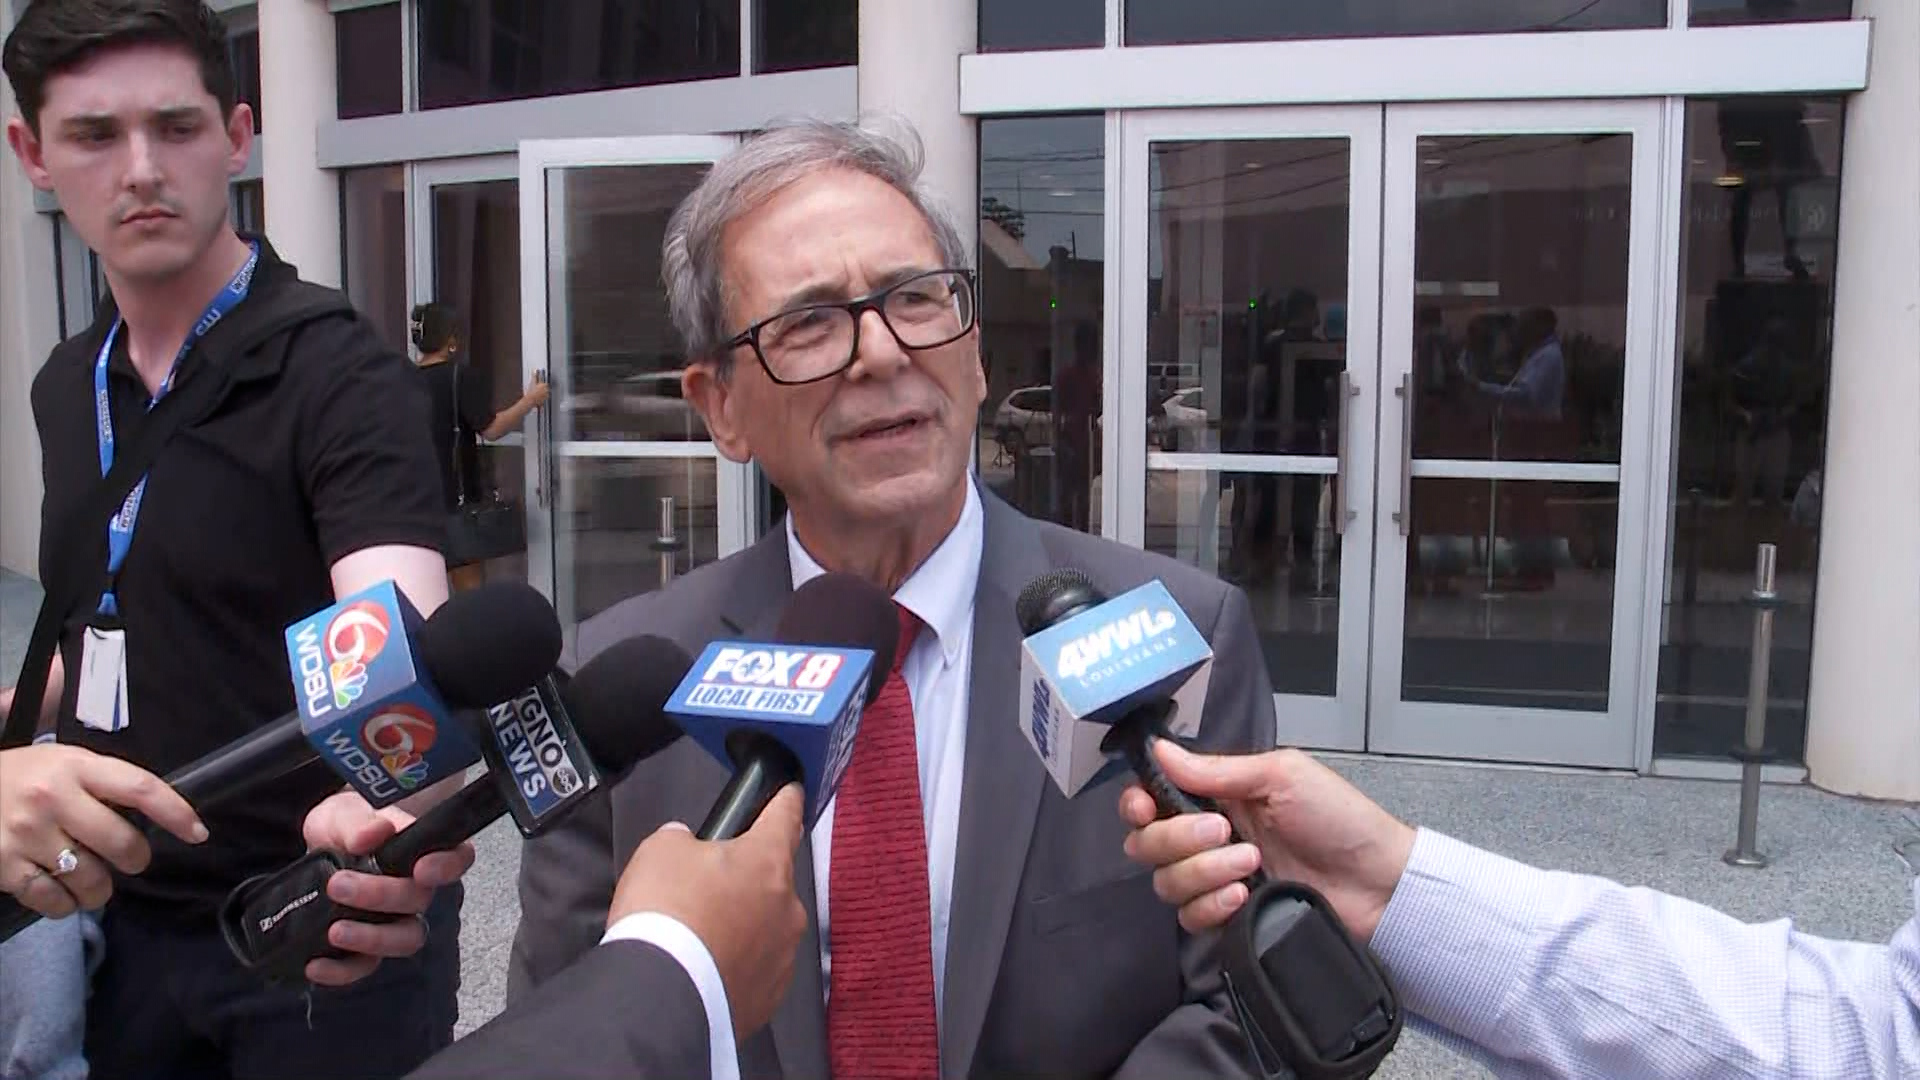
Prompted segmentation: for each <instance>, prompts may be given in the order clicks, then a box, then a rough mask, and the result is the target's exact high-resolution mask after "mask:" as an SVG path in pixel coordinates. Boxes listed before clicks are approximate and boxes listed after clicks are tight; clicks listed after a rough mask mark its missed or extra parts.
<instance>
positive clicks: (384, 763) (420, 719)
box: [360, 704, 436, 790]
mask: <svg viewBox="0 0 1920 1080" xmlns="http://www.w3.org/2000/svg"><path fill="white" fill-rule="evenodd" d="M435 734H436V729H435V727H434V724H433V717H431V716H429V715H428V714H427V712H426V711H425V710H424V709H421V708H420V707H418V706H416V705H407V704H395V705H389V706H387V707H386V708H384V709H382V710H381V712H380V715H378V716H376V717H374V718H373V719H371V720H368V721H367V723H366V726H365V727H363V728H361V729H360V741H361V742H363V743H365V744H366V747H367V750H368V751H369V752H371V753H372V754H373V756H375V757H377V758H379V759H380V766H381V767H382V768H384V769H386V770H387V775H388V776H391V777H393V778H394V780H395V781H396V782H398V783H399V785H400V786H401V787H403V788H406V789H408V790H412V789H413V788H415V787H418V786H419V785H420V782H421V781H422V780H425V779H426V778H427V760H426V754H427V751H428V750H431V749H433V740H434V736H435Z"/></svg>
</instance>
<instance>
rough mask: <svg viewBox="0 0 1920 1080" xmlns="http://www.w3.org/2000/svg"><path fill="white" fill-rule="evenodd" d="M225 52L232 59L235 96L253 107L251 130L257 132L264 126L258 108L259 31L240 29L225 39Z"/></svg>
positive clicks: (263, 120)
mask: <svg viewBox="0 0 1920 1080" xmlns="http://www.w3.org/2000/svg"><path fill="white" fill-rule="evenodd" d="M227 52H228V55H229V56H230V57H231V58H232V60H233V78H234V90H235V91H236V94H235V98H236V100H238V101H239V102H240V103H242V104H244V105H248V106H251V107H252V109H253V130H254V133H255V134H259V132H260V131H261V130H263V129H264V127H265V126H266V121H265V119H264V117H263V115H262V112H261V109H260V31H258V30H242V31H240V32H239V33H237V34H234V35H233V36H232V37H231V38H228V39H227Z"/></svg>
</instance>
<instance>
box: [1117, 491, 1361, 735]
mask: <svg viewBox="0 0 1920 1080" xmlns="http://www.w3.org/2000/svg"><path fill="white" fill-rule="evenodd" d="M1333 483H1334V479H1333V476H1332V475H1330V474H1329V475H1290V474H1279V473H1219V472H1213V471H1210V470H1202V469H1179V470H1172V469H1169V470H1160V469H1154V470H1149V471H1148V473H1147V499H1146V502H1147V535H1146V539H1147V544H1146V546H1147V550H1148V551H1155V552H1159V553H1160V554H1162V555H1168V556H1171V557H1172V558H1175V559H1178V560H1180V561H1181V562H1184V563H1187V564H1189V565H1191V566H1198V567H1200V568H1202V569H1204V570H1206V571H1207V572H1208V573H1210V574H1215V575H1217V576H1219V577H1220V578H1222V579H1223V580H1226V581H1230V582H1232V583H1234V584H1236V585H1238V586H1240V587H1241V588H1243V589H1245V590H1246V593H1247V599H1248V601H1249V602H1250V603H1251V604H1252V605H1253V619H1254V625H1255V626H1257V627H1259V631H1260V651H1261V653H1262V654H1263V655H1264V656H1265V657H1266V660H1267V675H1268V678H1270V679H1271V680H1272V681H1273V689H1274V691H1275V692H1276V693H1281V694H1314V695H1319V696H1326V697H1330V696H1332V695H1333V692H1334V685H1335V679H1336V677H1337V675H1338V673H1339V663H1340V650H1339V641H1340V537H1339V536H1338V535H1336V534H1335V533H1334V531H1333V507H1334V490H1333ZM1259 500H1270V501H1271V502H1272V503H1273V507H1272V508H1271V511H1270V512H1271V514H1272V516H1273V520H1274V523H1275V527H1276V528H1277V529H1278V530H1279V531H1280V533H1281V534H1282V535H1293V534H1298V533H1301V532H1305V533H1306V534H1307V535H1309V536H1310V537H1311V538H1312V539H1311V551H1310V552H1309V553H1308V557H1307V558H1305V559H1302V560H1298V561H1295V562H1294V563H1292V564H1291V565H1290V566H1287V567H1284V568H1278V569H1277V568H1276V564H1275V563H1274V562H1272V561H1271V560H1268V559H1265V558H1263V557H1261V556H1260V555H1259V554H1258V553H1256V552H1252V551H1249V550H1248V549H1247V547H1246V545H1247V541H1248V537H1247V534H1246V531H1245V530H1244V529H1242V528H1241V527H1240V522H1242V521H1244V520H1246V519H1247V518H1249V517H1255V516H1259V515H1260V511H1253V512H1249V511H1248V509H1247V507H1246V506H1245V505H1243V504H1246V503H1248V502H1250V501H1259ZM1303 511H1304V514H1305V518H1304V520H1303V519H1302V518H1301V517H1298V516H1296V515H1297V514H1300V513H1302V512H1303Z"/></svg>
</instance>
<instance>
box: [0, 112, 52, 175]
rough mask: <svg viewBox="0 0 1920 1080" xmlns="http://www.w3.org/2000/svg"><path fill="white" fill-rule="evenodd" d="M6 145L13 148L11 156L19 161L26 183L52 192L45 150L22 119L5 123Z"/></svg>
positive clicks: (12, 119)
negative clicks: (25, 176)
mask: <svg viewBox="0 0 1920 1080" xmlns="http://www.w3.org/2000/svg"><path fill="white" fill-rule="evenodd" d="M7 145H8V146H11V147H13V156H14V157H17V158H19V159H20V168H21V170H22V171H24V172H25V173H26V174H27V182H28V183H30V184H32V185H33V186H34V187H37V188H39V189H40V190H41V191H52V190H53V176H52V174H51V173H49V172H47V157H46V148H45V147H43V146H42V145H41V144H40V140H39V139H38V138H36V137H35V136H34V134H33V129H32V128H30V127H28V126H27V121H26V119H25V118H24V117H20V116H15V117H12V118H11V119H9V120H8V121H7Z"/></svg>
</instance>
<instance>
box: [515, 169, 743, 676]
mask: <svg viewBox="0 0 1920 1080" xmlns="http://www.w3.org/2000/svg"><path fill="white" fill-rule="evenodd" d="M732 146H733V139H731V138H730V137H726V136H694V137H663V138H634V139H569V140H555V141H531V142H525V143H522V144H521V146H520V160H519V203H520V249H521V252H522V257H521V259H520V294H521V306H522V311H523V314H522V317H521V326H522V342H523V345H522V350H521V351H522V355H523V363H524V365H525V369H526V372H527V374H528V375H529V376H531V375H532V374H534V373H535V372H546V373H547V374H548V376H549V378H550V380H551V385H552V400H551V402H550V404H549V406H548V407H547V408H546V409H545V410H543V411H541V412H540V413H538V414H536V415H537V419H536V421H535V427H536V428H537V432H536V436H535V452H534V453H533V454H532V458H533V460H532V462H530V468H529V472H528V476H527V478H526V490H527V499H528V505H529V506H530V507H532V508H533V509H534V512H533V513H532V514H530V515H529V517H530V520H529V528H528V550H529V566H528V576H529V580H531V581H532V582H533V583H534V584H535V585H536V586H537V587H539V588H541V589H543V590H544V591H546V592H547V594H548V595H549V596H551V597H552V598H553V602H554V607H555V610H556V611H558V613H559V615H560V620H561V626H562V627H564V628H565V629H566V631H567V635H568V644H569V646H571V644H572V641H573V633H574V631H575V629H576V628H577V627H578V625H579V623H580V622H581V621H583V620H585V619H588V618H591V617H592V616H593V615H595V614H597V613H599V612H601V611H603V610H605V609H606V608H608V607H610V606H612V605H613V604H615V603H617V602H618V601H620V600H622V599H624V598H626V597H628V596H632V595H634V594H636V593H640V592H645V591H648V590H651V589H656V588H659V587H660V586H661V585H662V584H663V583H664V582H665V581H667V580H669V579H670V577H671V576H674V575H678V574H684V573H686V572H687V571H688V570H689V569H692V568H693V567H695V566H700V565H704V564H706V563H709V562H713V561H715V560H716V559H719V558H721V557H722V556H725V555H729V554H732V553H733V552H735V551H737V550H740V549H741V548H743V547H745V546H746V545H747V544H748V543H750V542H751V540H752V539H753V538H754V537H755V536H756V535H757V530H756V527H755V518H756V517H757V515H756V514H755V506H756V503H757V502H758V499H757V497H756V495H755V492H754V487H753V482H752V476H753V473H752V469H751V466H746V465H735V464H733V463H731V462H728V461H726V460H724V459H722V458H721V457H720V456H719V454H718V452H717V451H715V449H714V447H713V444H712V443H711V442H709V441H708V437H707V432H706V428H705V425H704V424H703V423H702V422H701V420H700V417H699V415H698V414H697V413H695V412H694V410H693V408H692V406H691V405H689V404H688V403H687V402H686V401H685V400H683V399H682V398H681V396H680V372H681V370H682V369H683V368H684V367H685V365H686V360H685V356H684V354H683V352H682V350H681V346H680V342H679V338H678V336H677V335H676V334H675V332H674V330H673V327H672V325H671V323H670V321H669V318H668V314H667V303H666V296H665V291H664V287H663V286H662V284H661V255H660V248H661V242H662V240H663V239H664V237H665V235H666V227H667V220H668V217H669V216H670V215H671V214H672V213H673V210H674V208H675V207H676V206H678V205H679V203H680V201H681V199H682V198H684V197H685V196H686V195H687V193H688V192H690V191H691V190H693V187H694V185H696V184H697V183H699V181H700V179H701V177H702V176H704V175H705V174H706V171H707V169H708V167H709V166H710V165H711V164H712V163H713V161H714V160H716V159H717V158H718V157H719V156H720V155H721V154H723V153H725V152H726V151H727V150H729V149H730V148H731V147H732Z"/></svg>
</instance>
